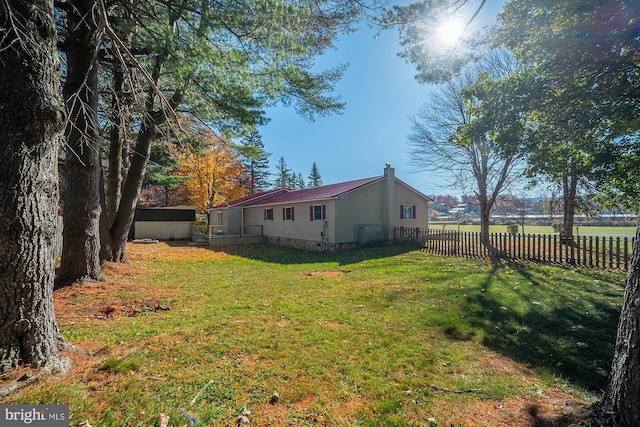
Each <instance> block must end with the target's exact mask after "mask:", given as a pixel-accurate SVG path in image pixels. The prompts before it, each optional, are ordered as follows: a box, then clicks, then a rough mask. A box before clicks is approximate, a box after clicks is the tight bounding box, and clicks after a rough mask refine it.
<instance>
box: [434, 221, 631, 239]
mask: <svg viewBox="0 0 640 427" xmlns="http://www.w3.org/2000/svg"><path fill="white" fill-rule="evenodd" d="M443 225H444V227H445V230H457V229H458V225H457V224H453V223H450V224H438V223H437V222H434V223H433V224H431V223H430V224H429V228H430V229H436V230H442V227H443ZM573 230H574V233H576V235H578V236H588V235H596V236H612V235H613V236H629V237H632V236H634V235H635V234H636V228H635V227H605V226H592V225H579V226H578V228H577V229H576V227H575V226H574V227H573ZM460 231H471V232H477V233H479V232H480V225H479V224H462V225H460ZM489 231H490V232H491V233H506V232H507V226H506V225H504V224H492V225H491V226H489ZM518 231H519V232H520V233H522V227H520V228H519V229H518ZM524 232H525V234H558V233H556V232H555V231H553V228H552V227H551V226H550V225H528V224H525V226H524Z"/></svg>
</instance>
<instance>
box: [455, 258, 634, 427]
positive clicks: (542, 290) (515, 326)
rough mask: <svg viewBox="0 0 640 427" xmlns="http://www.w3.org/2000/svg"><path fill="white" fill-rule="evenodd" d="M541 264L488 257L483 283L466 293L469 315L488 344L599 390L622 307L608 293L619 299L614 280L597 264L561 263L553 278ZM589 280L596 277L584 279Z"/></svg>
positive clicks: (603, 385)
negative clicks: (592, 268)
mask: <svg viewBox="0 0 640 427" xmlns="http://www.w3.org/2000/svg"><path fill="white" fill-rule="evenodd" d="M505 271H508V272H510V274H504V273H505ZM545 271H548V270H542V269H541V268H540V266H536V265H529V264H527V265H525V264H519V263H502V264H498V265H494V266H493V268H492V270H491V271H490V272H488V274H487V276H486V278H485V280H484V281H483V282H482V283H481V285H480V286H481V289H476V290H474V291H472V292H469V294H468V297H467V299H466V302H465V303H466V305H467V307H466V309H467V311H468V313H469V315H468V323H469V325H470V326H471V327H472V328H474V329H476V330H477V329H481V330H482V331H483V344H484V345H486V346H487V347H489V348H491V349H493V350H495V351H498V352H500V353H502V354H505V355H507V356H508V357H510V358H512V359H513V360H516V361H517V362H519V363H523V364H525V365H526V366H530V367H532V368H543V369H545V370H548V371H550V372H552V373H554V374H555V375H557V376H560V377H562V378H564V379H566V380H568V381H570V382H572V383H575V384H577V385H580V386H582V387H584V388H586V389H588V390H591V391H593V392H600V391H602V390H604V389H605V388H606V385H607V376H608V370H609V368H610V364H611V358H612V356H613V348H614V344H615V337H616V328H617V322H618V317H619V313H620V310H619V306H618V305H617V304H615V303H612V301H615V300H620V301H621V296H622V292H619V293H618V290H619V289H620V284H619V283H615V284H614V283H611V279H608V276H606V275H602V274H600V273H599V272H589V271H587V270H571V269H565V270H559V271H560V272H564V273H566V276H563V277H562V280H561V283H553V282H554V281H555V282H557V281H559V279H558V278H557V277H547V276H545ZM498 273H500V274H498ZM507 277H508V278H507ZM593 277H597V279H593ZM590 281H591V283H594V281H595V283H596V285H588V286H587V285H585V284H588V283H590ZM514 282H518V283H519V285H516V286H513V283H514ZM541 425H542V424H541Z"/></svg>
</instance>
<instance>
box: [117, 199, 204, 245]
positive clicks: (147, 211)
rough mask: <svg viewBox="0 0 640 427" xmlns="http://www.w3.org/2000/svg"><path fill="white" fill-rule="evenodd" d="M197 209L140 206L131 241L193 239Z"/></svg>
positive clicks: (130, 234) (136, 214) (137, 209)
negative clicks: (193, 226) (192, 229)
mask: <svg viewBox="0 0 640 427" xmlns="http://www.w3.org/2000/svg"><path fill="white" fill-rule="evenodd" d="M195 220H196V209H195V208H194V207H191V206H164V207H145V206H139V207H137V208H136V212H135V214H134V217H133V224H131V229H130V230H129V239H132V240H133V239H157V240H182V239H191V224H192V223H193V222H194V221H195Z"/></svg>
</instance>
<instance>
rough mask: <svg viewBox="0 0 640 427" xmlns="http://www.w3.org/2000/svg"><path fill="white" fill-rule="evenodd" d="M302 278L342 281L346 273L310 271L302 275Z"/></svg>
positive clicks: (338, 271)
mask: <svg viewBox="0 0 640 427" xmlns="http://www.w3.org/2000/svg"><path fill="white" fill-rule="evenodd" d="M300 275H301V276H302V277H325V278H328V279H342V277H343V276H344V272H342V271H340V270H324V271H308V272H305V273H301V274H300Z"/></svg>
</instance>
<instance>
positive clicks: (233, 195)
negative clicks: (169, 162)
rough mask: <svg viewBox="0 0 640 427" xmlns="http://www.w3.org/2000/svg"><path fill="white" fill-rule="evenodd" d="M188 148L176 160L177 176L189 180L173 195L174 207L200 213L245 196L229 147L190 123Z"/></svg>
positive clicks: (237, 166)
mask: <svg viewBox="0 0 640 427" xmlns="http://www.w3.org/2000/svg"><path fill="white" fill-rule="evenodd" d="M189 131H190V133H191V138H190V139H191V146H190V147H189V148H186V149H185V150H184V151H183V153H182V154H180V156H179V159H178V161H179V166H178V168H177V174H178V175H182V176H188V177H189V179H187V180H186V182H184V183H183V184H180V185H178V186H177V187H176V189H175V190H174V191H173V193H174V196H173V197H172V199H173V200H174V201H175V202H177V203H178V204H185V205H191V206H194V207H196V209H198V210H199V211H201V212H204V211H205V210H206V209H207V208H208V207H211V206H216V205H219V204H222V203H225V202H227V201H230V200H234V199H238V198H240V197H244V196H245V195H246V189H244V188H242V187H241V186H240V182H239V177H240V176H241V174H242V172H243V166H242V163H241V162H240V161H239V160H238V159H237V157H236V155H235V153H234V151H233V149H232V147H231V145H230V143H229V142H228V141H226V140H224V139H223V138H221V137H219V136H217V135H215V134H214V133H213V132H212V131H211V130H210V129H205V128H203V127H202V126H197V125H194V124H193V123H191V126H190V129H189Z"/></svg>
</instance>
